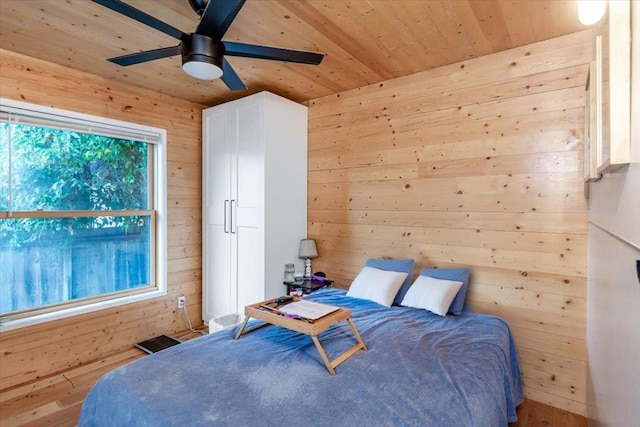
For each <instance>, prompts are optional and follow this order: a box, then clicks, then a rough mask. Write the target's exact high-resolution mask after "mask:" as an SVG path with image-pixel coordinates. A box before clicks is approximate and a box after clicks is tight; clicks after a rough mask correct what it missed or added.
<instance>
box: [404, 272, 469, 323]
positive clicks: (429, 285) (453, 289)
mask: <svg viewBox="0 0 640 427" xmlns="http://www.w3.org/2000/svg"><path fill="white" fill-rule="evenodd" d="M461 287H462V282H454V281H452V280H442V279H434V278H433V277H429V276H418V278H417V279H416V281H415V282H413V285H411V287H410V288H409V290H408V291H407V293H406V294H405V296H404V299H403V300H402V305H404V306H407V307H414V308H424V309H425V310H428V311H431V312H432V313H435V314H439V315H440V316H446V314H447V311H449V306H450V305H451V303H452V302H453V299H454V298H455V297H456V294H457V293H458V291H459V290H460V288H461Z"/></svg>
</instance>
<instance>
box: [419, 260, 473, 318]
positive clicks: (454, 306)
mask: <svg viewBox="0 0 640 427" xmlns="http://www.w3.org/2000/svg"><path fill="white" fill-rule="evenodd" d="M420 276H429V277H433V278H434V279H443V280H453V281H456V282H462V286H461V287H460V290H459V291H458V293H457V294H456V297H455V298H454V299H453V302H452V303H451V306H450V307H449V313H451V314H455V315H456V316H458V315H460V314H461V313H462V309H463V308H464V298H465V296H466V294H467V288H468V287H469V269H468V268H423V269H422V270H420Z"/></svg>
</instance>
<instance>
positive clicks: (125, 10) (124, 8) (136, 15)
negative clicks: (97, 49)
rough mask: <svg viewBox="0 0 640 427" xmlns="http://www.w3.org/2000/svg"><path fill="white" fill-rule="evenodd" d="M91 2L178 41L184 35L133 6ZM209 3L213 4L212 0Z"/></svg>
mask: <svg viewBox="0 0 640 427" xmlns="http://www.w3.org/2000/svg"><path fill="white" fill-rule="evenodd" d="M93 1H94V2H95V3H98V4H101V5H102V6H104V7H107V8H109V9H111V10H113V11H115V12H118V13H121V14H123V15H125V16H128V17H129V18H131V19H135V20H136V21H138V22H141V23H143V24H145V25H148V26H150V27H151V28H155V29H156V30H158V31H161V32H163V33H165V34H167V35H169V36H171V37H174V38H176V39H178V40H180V38H182V36H183V35H184V33H183V32H182V31H180V30H179V29H177V28H175V27H172V26H171V25H169V24H167V23H165V22H162V21H160V20H159V19H156V18H154V17H153V16H151V15H147V14H146V13H144V12H143V11H141V10H138V9H136V8H135V7H133V6H129V5H128V4H126V3H123V2H121V1H120V0H93ZM211 1H212V2H213V0H211Z"/></svg>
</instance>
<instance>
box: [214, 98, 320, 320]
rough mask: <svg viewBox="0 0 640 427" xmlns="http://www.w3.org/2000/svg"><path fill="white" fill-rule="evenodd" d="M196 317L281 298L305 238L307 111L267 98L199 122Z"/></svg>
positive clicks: (223, 108) (224, 108)
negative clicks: (199, 222)
mask: <svg viewBox="0 0 640 427" xmlns="http://www.w3.org/2000/svg"><path fill="white" fill-rule="evenodd" d="M202 134H203V136H202V144H203V147H202V156H203V162H202V176H203V230H202V232H203V236H202V243H203V250H202V273H203V275H202V316H203V320H204V321H205V322H208V321H209V320H210V319H211V318H212V317H217V316H223V315H227V314H233V313H241V314H243V313H244V306H245V305H248V304H251V303H255V302H258V301H261V300H264V299H265V298H271V297H276V296H279V295H283V294H284V292H285V287H284V286H283V284H282V280H283V272H284V265H285V264H286V263H289V262H291V263H295V264H296V268H297V269H298V270H302V268H303V267H302V261H301V260H299V259H298V249H299V244H300V240H301V239H303V238H305V237H306V235H307V108H306V107H305V106H303V105H300V104H297V103H295V102H292V101H289V100H287V99H284V98H281V97H279V96H276V95H274V94H271V93H268V92H261V93H258V94H255V95H251V96H248V97H246V98H242V99H239V100H236V101H232V102H228V103H226V104H222V105H219V106H215V107H212V108H208V109H206V110H204V111H203V117H202Z"/></svg>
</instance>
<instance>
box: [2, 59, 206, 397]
mask: <svg viewBox="0 0 640 427" xmlns="http://www.w3.org/2000/svg"><path fill="white" fill-rule="evenodd" d="M0 66H1V69H2V72H1V73H0V96H2V97H4V98H10V99H16V100H21V101H25V102H30V103H34V104H40V105H46V106H53V107H59V108H63V109H67V110H72V111H78V112H82V113H88V114H95V115H98V116H103V117H109V118H113V119H118V120H126V121H130V122H135V123H141V124H145V125H150V126H157V127H160V128H164V129H166V130H167V140H168V146H167V148H168V149H167V157H168V161H167V171H168V172H167V173H168V209H169V211H168V268H167V269H168V295H167V296H166V297H164V298H158V299H153V300H149V301H143V302H139V303H134V304H128V305H125V306H121V307H118V308H112V309H106V310H101V311H97V312H95V313H91V314H86V315H81V316H75V317H71V318H67V319H63V320H59V321H54V322H49V323H45V324H41V325H36V326H33V327H27V328H21V329H17V330H13V331H9V332H4V333H2V334H0V389H6V388H8V387H11V386H14V385H16V384H21V383H25V382H28V381H31V380H34V379H36V378H41V377H44V376H46V375H49V374H53V373H56V372H59V371H61V370H63V369H68V368H71V367H74V366H78V365H83V364H86V363H89V362H91V361H94V360H96V359H99V358H103V357H105V356H107V355H110V354H113V353H115V352H118V351H122V350H124V349H126V348H130V347H131V346H133V344H135V343H136V342H139V341H141V340H144V339H148V338H151V337H154V336H157V335H160V334H166V333H169V334H170V333H175V332H177V331H181V330H185V329H186V325H185V323H184V321H183V319H182V317H181V312H180V311H178V310H177V297H178V295H185V296H186V297H187V309H188V312H189V317H190V319H191V322H193V324H194V325H200V324H201V323H202V321H201V320H200V319H201V300H202V295H201V256H202V255H201V246H200V244H201V196H200V194H201V178H200V177H201V148H200V141H201V136H200V128H201V111H202V109H203V108H204V106H203V105H199V104H195V103H192V102H189V101H184V100H179V99H176V98H171V97H168V96H163V95H160V94H157V93H155V92H152V91H149V90H143V89H138V88H135V87H133V86H127V85H124V84H121V83H117V82H113V81H109V80H107V79H104V78H102V77H97V76H93V75H91V74H87V73H83V72H79V71H75V70H72V69H69V68H65V67H62V66H59V65H55V64H51V63H47V62H43V61H40V60H36V59H33V58H29V57H26V56H23V55H19V54H16V53H13V52H10V51H7V50H0Z"/></svg>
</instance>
